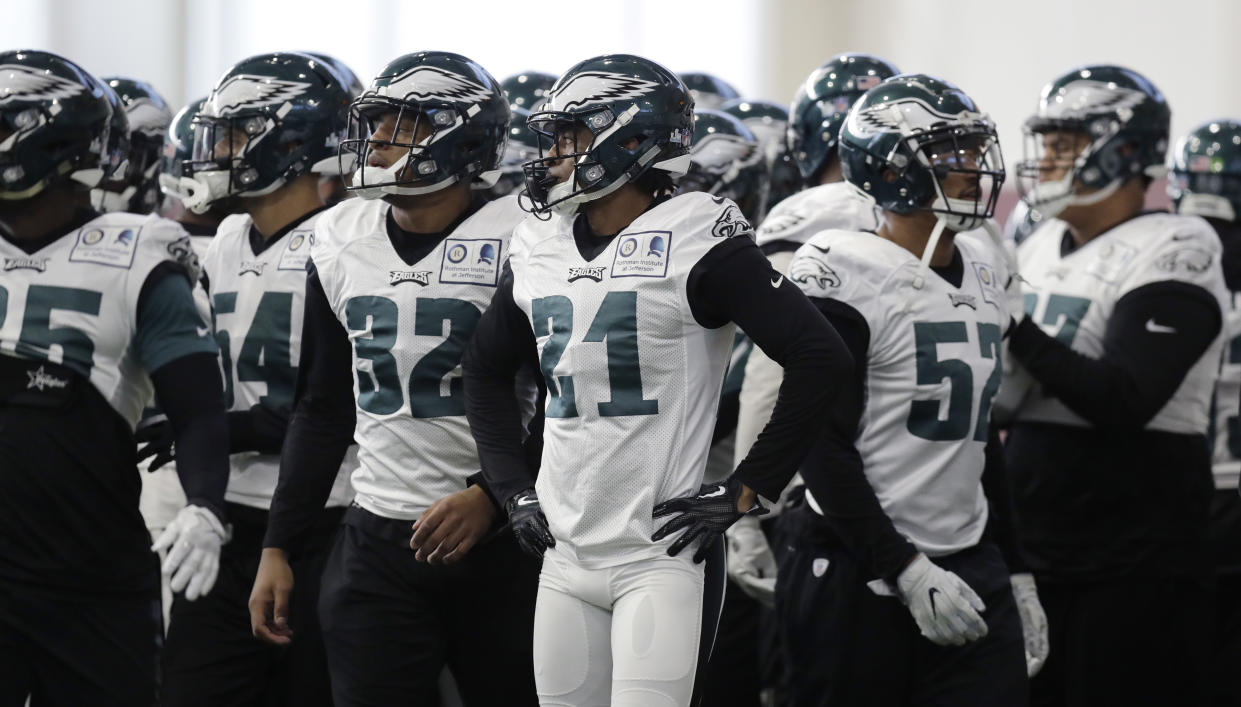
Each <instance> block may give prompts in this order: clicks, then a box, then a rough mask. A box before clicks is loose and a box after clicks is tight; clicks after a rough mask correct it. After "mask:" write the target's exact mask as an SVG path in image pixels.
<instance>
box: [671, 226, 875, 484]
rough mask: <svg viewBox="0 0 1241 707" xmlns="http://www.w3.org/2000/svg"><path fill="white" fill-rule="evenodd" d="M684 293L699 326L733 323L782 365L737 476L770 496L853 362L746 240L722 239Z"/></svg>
mask: <svg viewBox="0 0 1241 707" xmlns="http://www.w3.org/2000/svg"><path fill="white" fill-rule="evenodd" d="M687 290H688V292H687V297H688V299H689V305H690V309H691V310H692V311H693V313H694V318H695V319H696V320H698V322H699V323H700V324H702V325H703V326H705V327H708V328H712V327H719V326H722V325H724V324H725V323H727V322H730V321H731V322H736V324H737V326H739V327H740V328H741V330H742V331H744V332H745V333H746V334H747V335H748V336H749V337H750V339H751V340H753V341H754V343H755V345H756V346H758V347H759V348H761V349H762V350H763V353H765V354H767V356H768V357H770V358H771V359H772V360H773V361H775V362H776V363H779V364H780V365H781V366H783V367H784V380H783V381H782V382H781V384H780V392H779V396H778V397H777V399H776V406H775V409H774V410H772V413H771V419H770V420H769V421H768V422H767V425H766V426H765V427H764V428H763V430H762V432H761V433H760V434H759V436H758V439H757V441H755V443H754V446H752V447H751V448H750V452H749V453H748V454H747V455H746V457H745V459H744V460H742V462H741V464H740V465H738V467H737V470H736V474H737V476H738V478H740V479H741V481H742V482H743V483H745V485H747V486H749V487H750V488H752V489H754V490H755V491H758V492H759V494H761V495H762V496H764V497H766V498H769V499H775V498H779V497H780V493H781V492H782V491H783V490H784V487H785V486H786V485H787V484H788V482H789V480H790V479H792V478H793V474H795V473H796V472H797V467H798V465H799V464H800V463H801V461H802V459H804V458H805V456H806V452H807V451H808V450H809V448H810V445H811V444H812V443H813V441H814V431H815V429H817V428H818V426H819V424H820V421H821V420H822V419H823V416H824V415H825V414H826V412H827V410H828V406H829V405H830V404H831V402H832V399H833V398H834V397H835V396H836V394H837V393H838V391H839V390H840V383H841V381H842V380H844V379H845V378H846V377H847V376H849V375H850V372H851V371H852V370H853V359H852V357H851V356H850V355H849V351H848V349H847V348H846V347H845V344H844V342H843V341H841V340H840V337H839V336H838V335H837V334H836V332H835V331H834V330H833V329H832V327H831V325H830V324H828V323H827V321H826V320H824V319H823V317H822V316H821V315H820V314H819V312H818V311H816V310H815V307H814V305H812V304H811V303H810V301H809V300H807V299H806V296H805V295H803V294H802V293H801V290H799V289H797V287H796V286H794V285H793V283H791V282H789V281H788V280H786V279H785V278H784V276H783V275H781V274H780V273H778V272H776V271H775V270H773V269H772V268H771V263H770V261H768V260H767V257H766V256H764V255H763V253H762V251H760V250H759V249H758V246H756V245H754V242H753V241H751V240H749V239H748V238H732V239H729V240H727V241H724V242H722V243H720V244H719V245H717V246H716V247H715V248H713V249H712V250H711V251H710V252H709V253H707V254H706V255H705V256H703V258H702V260H700V261H699V262H698V263H697V264H696V265H695V266H694V269H693V270H692V271H691V272H690V275H689V282H688V285H687Z"/></svg>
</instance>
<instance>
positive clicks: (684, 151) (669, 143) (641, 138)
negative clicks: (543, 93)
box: [525, 54, 694, 214]
mask: <svg viewBox="0 0 1241 707" xmlns="http://www.w3.org/2000/svg"><path fill="white" fill-rule="evenodd" d="M529 124H530V128H531V130H534V132H536V133H538V134H539V135H540V136H542V137H543V138H544V139H545V143H546V144H545V146H544V147H542V148H541V156H540V158H539V159H537V160H532V161H530V162H527V163H526V165H525V171H526V194H527V195H528V196H529V200H530V202H531V204H530V205H529V207H528V208H530V210H531V211H533V212H534V213H536V214H546V213H548V212H550V211H551V210H553V209H555V210H557V211H559V212H561V213H570V212H572V211H573V210H575V209H576V208H577V207H578V205H579V204H582V203H585V202H588V201H593V200H595V199H598V198H600V197H603V196H606V195H608V194H610V193H612V192H613V191H615V190H616V189H619V188H620V187H621V186H622V185H624V184H627V183H629V182H631V181H633V180H634V179H637V178H638V177H639V176H640V175H642V174H643V173H645V172H646V171H647V170H649V169H660V170H664V171H666V172H669V173H670V174H671V175H672V176H674V177H679V176H681V175H682V174H684V173H685V172H686V170H688V169H689V163H690V159H689V148H690V145H691V144H692V142H693V136H694V103H693V100H692V99H691V98H690V96H689V90H688V89H686V88H685V84H683V83H681V79H679V78H677V75H676V74H674V73H672V72H671V71H668V70H667V69H665V68H664V67H662V66H660V65H659V64H656V63H655V62H653V61H651V60H650V59H644V58H642V57H639V56H633V55H632V54H608V55H604V56H598V57H594V58H592V59H587V60H585V61H583V62H580V63H578V64H577V65H576V66H574V67H573V68H571V69H569V70H568V71H567V72H566V73H565V75H564V76H561V77H560V79H559V80H558V81H556V85H555V86H553V87H552V90H551V92H550V94H549V95H548V98H547V101H546V102H545V103H544V104H543V107H542V108H541V109H540V110H538V111H535V113H534V114H533V115H531V116H530V121H529ZM579 127H584V128H585V129H586V130H588V131H589V133H590V135H591V139H590V143H589V144H586V145H582V144H577V141H576V138H574V145H573V147H572V148H571V151H569V152H561V151H560V149H561V148H559V147H557V146H556V138H557V135H558V134H560V133H564V134H571V135H576V134H577V132H578V128H579ZM549 151H550V154H549ZM562 159H569V160H572V161H573V164H574V169H573V176H572V177H571V178H570V179H568V180H566V181H564V182H558V180H557V178H556V177H554V176H552V175H551V174H550V173H549V171H548V169H549V167H551V165H553V164H554V163H557V162H559V161H560V160H562Z"/></svg>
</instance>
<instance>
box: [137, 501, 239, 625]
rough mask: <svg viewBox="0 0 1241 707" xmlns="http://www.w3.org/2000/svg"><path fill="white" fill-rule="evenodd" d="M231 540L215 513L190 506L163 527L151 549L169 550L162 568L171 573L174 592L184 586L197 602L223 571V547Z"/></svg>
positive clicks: (187, 595) (189, 598) (158, 550)
mask: <svg viewBox="0 0 1241 707" xmlns="http://www.w3.org/2000/svg"><path fill="white" fill-rule="evenodd" d="M228 539H229V533H228V531H226V530H225V529H224V525H223V524H222V523H220V519H219V518H217V517H216V515H215V513H212V512H211V511H209V510H207V509H206V508H203V507H202V506H194V505H189V506H186V507H185V508H182V509H181V510H180V512H178V513H177V517H176V518H173V519H172V522H171V523H169V524H168V527H167V528H164V532H162V533H160V534H159V537H158V538H156V539H155V544H154V545H152V546H151V549H152V550H154V551H155V552H161V551H164V550H169V552H168V557H166V558H164V565H163V567H162V568H161V569H162V570H163V572H164V574H166V575H171V576H172V582H171V586H172V591H174V592H179V591H181V590H182V589H184V590H185V598H186V599H188V600H190V601H194V600H195V599H197V598H198V597H201V596H206V595H207V592H210V591H211V587H213V586H215V578H216V575H217V574H219V572H220V547H221V546H223V545H224V543H226V542H228Z"/></svg>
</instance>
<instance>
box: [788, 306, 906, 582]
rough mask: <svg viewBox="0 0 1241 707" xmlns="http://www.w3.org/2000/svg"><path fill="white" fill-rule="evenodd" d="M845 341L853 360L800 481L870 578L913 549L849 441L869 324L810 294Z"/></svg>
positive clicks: (861, 391) (861, 395)
mask: <svg viewBox="0 0 1241 707" xmlns="http://www.w3.org/2000/svg"><path fill="white" fill-rule="evenodd" d="M811 302H813V303H814V305H815V306H816V307H818V309H819V311H821V312H822V313H823V316H825V317H827V320H828V321H829V322H831V323H832V325H833V326H834V327H835V329H836V331H837V332H838V334H839V335H840V337H841V338H842V339H843V340H844V342H845V345H846V346H847V347H848V349H849V352H850V353H851V354H852V356H853V360H854V361H855V362H857V363H856V365H855V366H854V369H853V372H852V374H851V375H850V376H849V377H848V379H846V380H843V381H841V383H840V384H838V385H839V387H840V395H839V396H838V397H837V399H836V401H835V403H834V404H833V405H832V406H831V408H830V410H829V411H828V414H827V415H826V416H825V418H826V421H825V422H824V424H823V426H822V432H821V433H820V435H819V437H818V439H817V441H816V442H815V444H814V446H813V447H812V448H811V451H810V454H809V455H808V456H807V457H806V461H805V462H804V463H803V464H802V469H801V473H802V480H803V481H804V482H805V483H806V488H807V489H809V490H810V492H811V493H812V494H814V499H815V501H816V502H817V503H818V504H819V507H820V508H821V509H822V510H823V515H824V517H825V518H826V519H827V522H828V524H829V525H830V526H831V528H832V530H833V531H835V533H836V535H837V536H838V537H839V538H840V541H841V543H842V544H844V546H845V548H847V549H848V550H849V553H850V554H851V555H853V557H855V558H856V559H857V561H858V562H859V563H860V564H861V565H862V567H864V568H866V570H867V572H868V574H869V576H870V577H872V578H875V579H880V578H883V579H889V580H891V579H895V577H896V575H898V574H899V573H900V571H901V570H902V569H904V568H905V565H906V564H908V562H909V560H910V558H911V557H913V556H914V554H915V553H917V549H916V548H915V547H914V546H913V544H912V543H910V542H909V541H908V540H907V539H905V537H904V536H903V535H901V534H900V533H899V532H897V530H896V526H894V525H893V524H892V519H891V518H889V517H888V515H887V514H886V513H884V511H883V507H882V506H880V505H879V498H878V497H877V496H876V495H875V490H874V488H872V487H871V485H870V481H868V480H867V478H866V472H865V470H864V466H863V464H862V457H861V455H860V454H859V453H858V450H857V447H856V446H854V440H855V439H856V437H857V430H858V424H859V422H860V421H861V418H862V410H863V408H864V407H865V404H866V360H867V357H866V354H867V349H868V348H869V346H870V327H869V326H868V325H867V324H866V319H865V318H864V317H862V315H861V314H860V313H858V311H857V310H856V309H854V308H853V307H850V306H849V305H847V304H844V303H842V302H839V301H836V300H832V299H819V298H812V299H811Z"/></svg>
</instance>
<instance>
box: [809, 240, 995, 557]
mask: <svg viewBox="0 0 1241 707" xmlns="http://www.w3.org/2000/svg"><path fill="white" fill-rule="evenodd" d="M955 243H956V248H957V250H958V251H959V252H960V254H961V259H962V263H963V265H964V268H963V270H964V274H963V276H962V280H961V286H960V287H956V286H954V285H952V283H950V282H948V281H946V280H944V279H943V278H941V277H940V276H939V275H937V274H935V273H934V272H932V271H930V270H928V269H926V268H924V267H922V265H921V263H920V262H919V259H918V258H917V257H915V256H914V255H913V254H912V253H910V252H909V251H907V250H905V249H904V248H902V247H900V246H898V245H896V244H895V243H893V242H891V241H889V240H887V239H885V238H881V237H879V236H876V235H874V234H872V233H860V232H846V231H827V232H824V233H820V234H818V235H816V236H815V237H814V238H812V239H810V242H809V243H807V244H806V245H804V246H802V247H801V249H800V250H798V251H797V254H796V255H795V256H794V258H793V262H792V264H791V265H790V266H789V277H790V278H792V280H793V281H794V282H796V283H797V284H798V286H799V287H801V288H802V291H803V292H805V293H806V295H808V296H810V297H819V298H825V299H833V300H837V301H839V302H842V303H844V304H847V305H849V306H850V307H852V308H853V309H855V310H857V312H858V313H859V314H861V316H862V317H863V318H865V320H866V323H867V325H868V326H869V328H870V343H869V347H868V349H867V354H866V390H865V401H866V402H865V407H864V408H863V411H862V417H861V420H860V421H859V424H858V431H857V437H856V439H855V440H854V444H855V446H856V447H857V450H858V452H859V453H860V455H861V457H862V464H863V467H864V469H865V472H866V478H867V480H868V481H869V482H870V485H871V486H872V487H873V488H874V490H875V495H876V496H877V497H878V499H879V504H880V505H881V506H882V507H883V510H884V512H885V513H887V515H888V517H889V518H891V519H892V523H893V525H895V526H896V530H897V531H898V532H900V533H901V534H902V535H904V536H905V537H906V538H908V539H909V540H910V542H912V543H913V544H914V545H915V546H916V547H917V548H918V549H919V550H921V551H922V552H925V553H926V554H927V555H930V556H932V557H934V556H936V555H946V554H949V553H953V552H958V551H960V550H963V549H965V548H968V547H972V546H973V545H976V544H977V543H978V541H979V539H980V538H981V537H982V533H983V528H984V527H985V526H986V523H987V500H986V497H985V496H984V495H983V490H982V481H981V479H982V471H983V466H984V453H983V450H984V448H985V447H986V445H987V434H988V431H989V426H990V417H991V401H992V398H993V397H994V396H995V393H996V390H997V389H998V388H999V385H1000V380H1001V376H1002V369H1001V365H1000V357H1001V351H1002V348H1003V346H1002V344H1001V340H1002V339H1003V335H1004V331H1005V330H1006V329H1007V328H1008V326H1009V321H1010V320H1009V313H1008V308H1007V303H1006V300H1005V297H1004V283H1005V282H1006V281H1007V279H1008V271H1007V269H1006V268H1005V266H1004V261H1003V260H1002V258H1001V257H1000V256H999V254H998V253H997V252H996V250H995V248H994V247H993V246H992V245H991V244H990V243H987V242H983V241H981V240H978V239H976V238H973V237H970V236H968V235H958V236H957V237H956V239H955ZM811 500H812V502H813V498H812V499H811ZM812 507H817V504H813V505H812Z"/></svg>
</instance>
